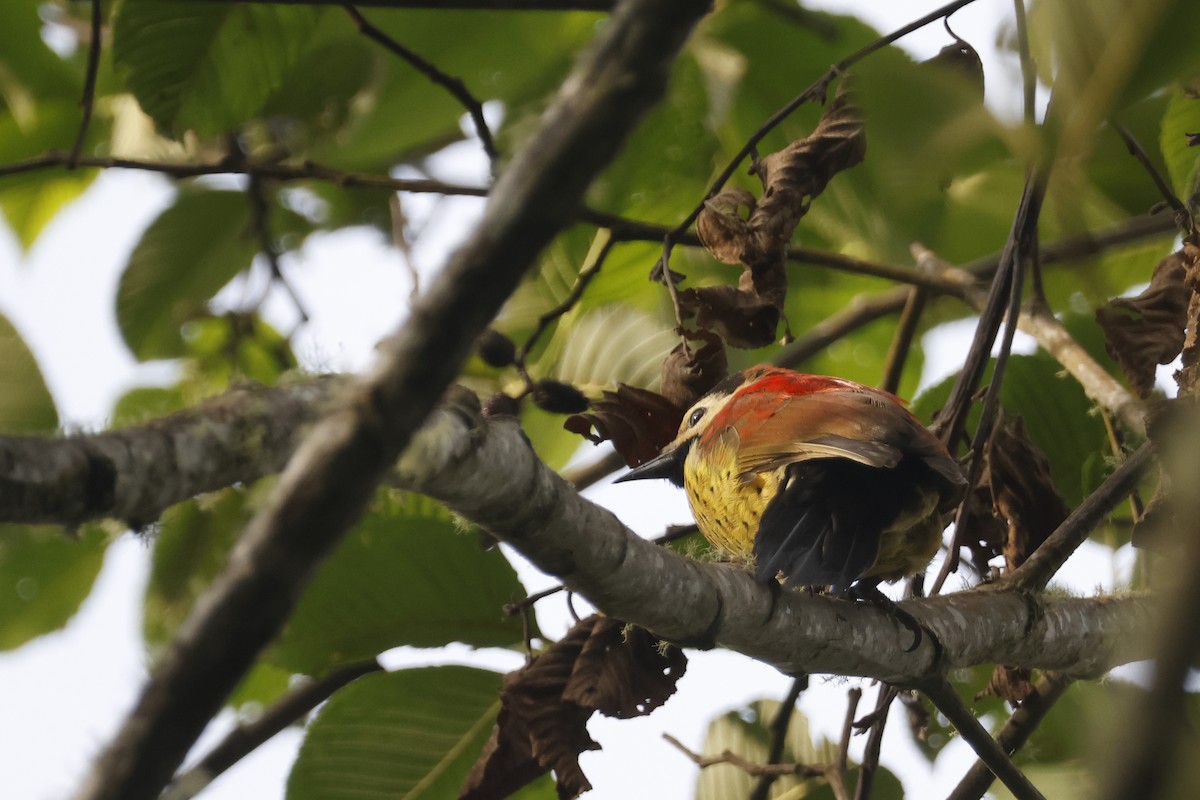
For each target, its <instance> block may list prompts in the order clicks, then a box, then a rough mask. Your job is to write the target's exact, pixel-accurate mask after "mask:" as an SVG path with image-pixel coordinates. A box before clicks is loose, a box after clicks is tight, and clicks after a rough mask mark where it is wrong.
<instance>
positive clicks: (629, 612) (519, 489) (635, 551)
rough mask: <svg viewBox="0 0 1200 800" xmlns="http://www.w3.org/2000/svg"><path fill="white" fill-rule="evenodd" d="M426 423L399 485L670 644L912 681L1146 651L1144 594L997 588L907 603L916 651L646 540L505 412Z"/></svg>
mask: <svg viewBox="0 0 1200 800" xmlns="http://www.w3.org/2000/svg"><path fill="white" fill-rule="evenodd" d="M464 391H465V390H464ZM428 431H429V432H423V433H422V434H421V436H420V437H418V439H416V440H415V441H414V443H413V446H412V448H410V450H409V451H408V452H406V453H405V455H404V457H403V458H402V459H401V461H400V465H399V467H398V472H399V476H400V477H399V480H400V481H401V483H402V484H404V485H408V486H410V487H411V488H413V489H415V490H417V491H421V492H423V493H426V494H429V495H430V496H432V497H435V498H437V499H439V500H442V501H443V502H445V503H446V504H447V505H448V506H450V508H452V509H454V510H455V511H456V512H458V513H460V514H462V515H463V516H465V517H466V518H468V519H470V520H472V521H474V522H476V523H478V524H480V525H481V526H483V527H484V528H486V529H487V530H489V531H490V532H491V533H493V534H494V535H496V536H497V537H498V538H500V539H502V540H504V541H506V542H508V543H509V544H511V545H512V546H513V547H515V548H516V549H518V550H519V551H520V552H521V553H522V554H524V555H525V556H526V557H527V558H529V559H530V561H532V562H533V563H534V564H535V565H536V566H537V567H538V568H540V569H542V570H543V571H545V572H547V573H549V574H551V575H554V576H556V577H558V578H560V579H561V580H562V581H563V582H564V583H566V585H567V586H568V588H570V589H571V590H573V591H576V592H579V593H580V594H582V595H583V596H585V597H587V598H588V599H589V600H590V601H591V602H593V603H594V604H595V605H596V606H597V607H598V608H600V609H601V610H602V611H604V612H605V613H607V614H609V615H610V616H613V617H617V618H619V619H624V620H628V621H630V622H633V623H635V624H637V625H641V626H643V627H645V628H648V629H649V630H651V631H653V632H654V633H656V634H657V635H659V636H661V637H663V638H664V639H667V640H668V641H673V642H676V643H680V644H685V645H691V646H712V645H714V644H721V645H724V646H726V647H728V648H730V649H732V650H736V651H738V652H741V653H744V654H746V655H748V656H750V657H752V658H755V659H758V660H760V661H763V662H765V663H768V664H771V665H773V666H775V667H777V668H779V669H781V670H783V671H786V672H789V673H796V672H819V673H834V674H839V675H859V676H864V677H872V678H879V679H882V680H886V681H889V682H893V683H899V684H905V685H912V684H915V683H917V682H919V681H922V680H924V679H927V678H930V677H935V676H940V675H941V674H942V671H943V670H945V669H948V668H954V667H964V666H969V665H973V664H981V663H1004V664H1011V665H1014V666H1030V667H1038V668H1043V669H1055V670H1059V671H1062V672H1066V673H1070V674H1074V675H1081V676H1096V675H1099V674H1102V673H1103V672H1104V671H1105V670H1106V669H1108V668H1109V667H1110V666H1112V665H1113V664H1115V663H1119V662H1124V661H1127V660H1130V659H1134V658H1139V657H1143V656H1144V655H1145V654H1146V653H1147V652H1148V644H1147V643H1146V642H1143V641H1142V640H1141V637H1140V636H1138V633H1139V632H1140V629H1141V626H1145V625H1146V623H1147V620H1148V618H1149V615H1150V614H1152V613H1153V609H1152V603H1151V602H1150V601H1149V600H1148V599H1146V598H1144V597H1122V598H1089V599H1083V598H1046V599H1043V600H1040V602H1034V601H1033V600H1032V599H1031V598H1030V596H1028V595H1027V594H1024V593H1022V592H1017V591H999V590H990V591H971V592H960V593H958V594H951V595H946V596H943V597H938V598H931V599H925V600H912V601H906V602H904V603H902V604H901V607H902V608H903V609H904V610H905V611H907V612H908V613H910V614H911V615H912V616H913V617H914V618H916V619H917V620H918V621H919V622H920V623H921V624H922V625H924V626H925V627H926V628H927V629H928V631H929V633H928V635H925V636H923V637H921V641H919V642H917V643H916V645H915V646H914V643H913V634H912V631H911V630H910V629H909V628H907V627H905V625H904V624H903V623H902V622H901V621H899V620H898V619H897V618H896V616H895V615H893V614H890V613H888V612H887V611H885V610H882V609H879V608H876V607H874V606H871V605H868V604H865V603H851V602H847V601H845V600H834V599H831V598H828V597H823V596H810V595H808V594H806V593H801V592H772V591H769V590H768V589H767V588H766V587H764V586H761V585H759V584H757V583H755V581H754V579H753V577H752V576H751V575H750V574H749V573H747V572H745V571H743V570H741V569H738V568H736V567H733V566H729V565H718V564H702V563H699V562H696V561H692V560H689V559H686V558H683V557H682V556H678V555H676V554H674V553H670V552H667V551H665V550H664V549H663V548H660V547H655V546H654V545H652V544H650V543H649V542H646V541H645V540H643V539H640V538H638V537H637V536H636V535H635V534H633V533H632V532H631V531H629V530H628V529H627V528H625V526H624V525H622V524H621V523H620V521H619V520H617V518H616V517H615V516H614V515H613V514H612V513H611V512H609V511H607V510H605V509H602V508H600V507H598V506H596V505H594V504H592V503H590V502H588V501H587V500H585V499H583V498H582V497H580V496H579V495H578V494H577V493H576V492H575V491H573V490H572V489H571V488H570V487H569V486H568V485H567V484H566V483H565V482H564V481H563V480H562V479H561V478H560V477H559V476H558V475H556V474H555V473H554V472H553V471H551V470H550V469H549V468H548V467H546V466H545V465H544V464H542V463H541V462H540V461H539V460H538V459H537V457H536V456H535V455H534V454H533V452H532V450H530V448H529V446H528V444H527V443H526V441H525V439H524V438H523V436H522V434H521V431H520V428H519V426H518V424H517V423H516V422H515V421H514V420H512V419H510V418H502V417H497V418H490V419H487V420H483V419H482V418H479V417H477V416H475V415H474V413H473V412H472V411H471V410H470V405H469V403H465V401H462V400H458V401H456V402H455V404H454V407H452V408H447V409H443V410H440V411H438V412H437V413H436V416H435V417H434V418H432V419H431V423H430V428H429V429H428ZM664 491H670V489H668V488H667V487H664ZM939 645H940V647H939Z"/></svg>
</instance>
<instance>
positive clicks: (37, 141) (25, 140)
mask: <svg viewBox="0 0 1200 800" xmlns="http://www.w3.org/2000/svg"><path fill="white" fill-rule="evenodd" d="M0 39H2V37H0ZM0 52H3V51H2V50H0ZM3 73H4V68H3V64H2V63H0V85H2V84H3ZM27 100H28V102H29V103H30V104H31V105H30V106H29V107H28V108H25V109H24V111H22V110H21V109H22V106H21V105H19V104H18V105H17V106H15V107H10V108H9V109H7V110H5V109H4V108H3V106H0V163H3V164H11V163H14V162H17V161H21V160H23V159H27V158H32V157H34V156H38V155H41V154H42V153H44V152H45V151H46V150H48V149H51V148H56V147H57V148H60V149H70V147H71V146H72V144H73V143H74V140H75V136H76V133H77V131H78V130H79V121H80V112H79V101H78V100H77V99H74V98H73V99H71V100H56V101H51V102H41V103H37V102H36V101H35V99H34V98H28V99H27ZM107 132H108V126H107V124H106V121H105V120H103V119H98V120H96V122H95V124H94V125H93V126H92V127H91V128H89V135H88V138H87V142H86V143H85V146H86V145H91V144H92V143H94V142H97V141H100V140H101V139H102V138H103V137H104V136H105V135H106V134H107ZM97 174H98V173H97V171H96V170H75V171H61V170H56V171H53V172H49V171H45V170H41V171H35V172H29V173H23V174H17V175H10V176H6V177H4V178H0V211H3V213H4V219H5V220H6V221H7V222H8V225H9V227H10V228H12V231H13V233H14V234H16V237H17V241H18V242H20V244H21V246H22V247H23V248H25V249H29V248H30V247H32V246H33V243H34V242H35V241H37V237H38V235H39V234H40V233H41V232H42V231H43V230H44V229H45V227H46V225H47V224H48V223H49V222H50V220H52V219H53V218H54V215H55V214H57V213H58V212H59V211H60V210H61V209H62V208H63V207H64V206H66V205H67V204H68V203H70V202H71V201H72V200H74V199H75V198H77V197H79V195H81V194H82V193H83V191H84V189H86V188H87V187H88V186H90V185H91V182H92V180H93V179H95V177H96V175H97Z"/></svg>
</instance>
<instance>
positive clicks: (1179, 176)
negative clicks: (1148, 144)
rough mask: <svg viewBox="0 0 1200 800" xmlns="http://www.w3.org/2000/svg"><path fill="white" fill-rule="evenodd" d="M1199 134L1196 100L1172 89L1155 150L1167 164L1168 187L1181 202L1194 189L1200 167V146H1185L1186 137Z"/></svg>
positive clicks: (1199, 110)
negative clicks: (1160, 153)
mask: <svg viewBox="0 0 1200 800" xmlns="http://www.w3.org/2000/svg"><path fill="white" fill-rule="evenodd" d="M1197 131H1200V98H1197V97H1196V96H1195V95H1194V94H1190V93H1188V92H1185V91H1184V90H1182V89H1180V88H1176V89H1175V91H1173V92H1171V99H1170V100H1169V101H1168V102H1167V110H1166V113H1165V114H1163V118H1162V135H1161V138H1160V139H1159V147H1160V148H1161V150H1162V154H1163V158H1164V159H1166V162H1167V172H1168V174H1169V175H1170V176H1171V186H1172V187H1173V188H1174V189H1175V194H1176V195H1177V196H1178V197H1180V198H1182V199H1183V200H1184V201H1185V202H1186V201H1187V199H1188V198H1190V197H1191V196H1192V195H1193V194H1194V193H1196V192H1197V191H1200V189H1198V188H1197V185H1196V181H1197V176H1196V169H1197V166H1200V147H1188V144H1187V134H1189V133H1196V132H1197Z"/></svg>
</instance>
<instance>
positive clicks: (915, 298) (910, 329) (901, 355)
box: [879, 286, 929, 394]
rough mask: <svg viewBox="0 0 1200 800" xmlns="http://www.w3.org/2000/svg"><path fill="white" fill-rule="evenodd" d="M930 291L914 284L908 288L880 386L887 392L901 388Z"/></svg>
mask: <svg viewBox="0 0 1200 800" xmlns="http://www.w3.org/2000/svg"><path fill="white" fill-rule="evenodd" d="M928 296H929V293H928V292H927V291H926V290H924V289H921V288H920V287H917V286H914V287H912V288H911V289H909V290H908V298H907V299H906V300H905V301H904V310H903V311H901V312H900V320H899V321H898V322H897V323H896V333H895V335H894V336H893V337H892V344H891V346H890V347H889V348H888V354H887V360H886V361H885V362H884V366H883V380H882V381H880V383H879V386H880V388H881V389H883V390H884V391H885V392H891V393H892V394H895V393H896V391H897V390H898V389H899V388H900V377H901V376H902V375H903V374H904V363H905V361H906V360H907V359H908V354H909V351H910V350H912V343H913V338H914V337H915V336H916V333H917V326H918V325H920V323H921V313H922V312H923V311H924V310H925V300H926V298H927V297H928Z"/></svg>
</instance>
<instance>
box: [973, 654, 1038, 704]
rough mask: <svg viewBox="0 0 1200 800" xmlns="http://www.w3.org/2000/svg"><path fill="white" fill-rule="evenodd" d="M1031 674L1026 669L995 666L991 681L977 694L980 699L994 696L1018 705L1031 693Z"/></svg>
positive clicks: (1001, 665)
mask: <svg viewBox="0 0 1200 800" xmlns="http://www.w3.org/2000/svg"><path fill="white" fill-rule="evenodd" d="M1032 677H1033V673H1032V671H1031V670H1030V669H1029V668H1028V667H1006V666H1004V665H1003V664H997V665H996V668H995V669H994V670H992V679H991V680H990V681H988V685H987V686H985V687H984V688H983V691H981V692H980V693H979V694H977V695H975V699H976V700H978V699H979V698H981V697H988V696H994V697H999V698H1000V699H1002V700H1007V701H1008V702H1010V703H1012V704H1013V705H1020V704H1021V703H1024V702H1025V700H1026V699H1028V697H1029V695H1031V694H1032V693H1033V680H1032Z"/></svg>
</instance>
